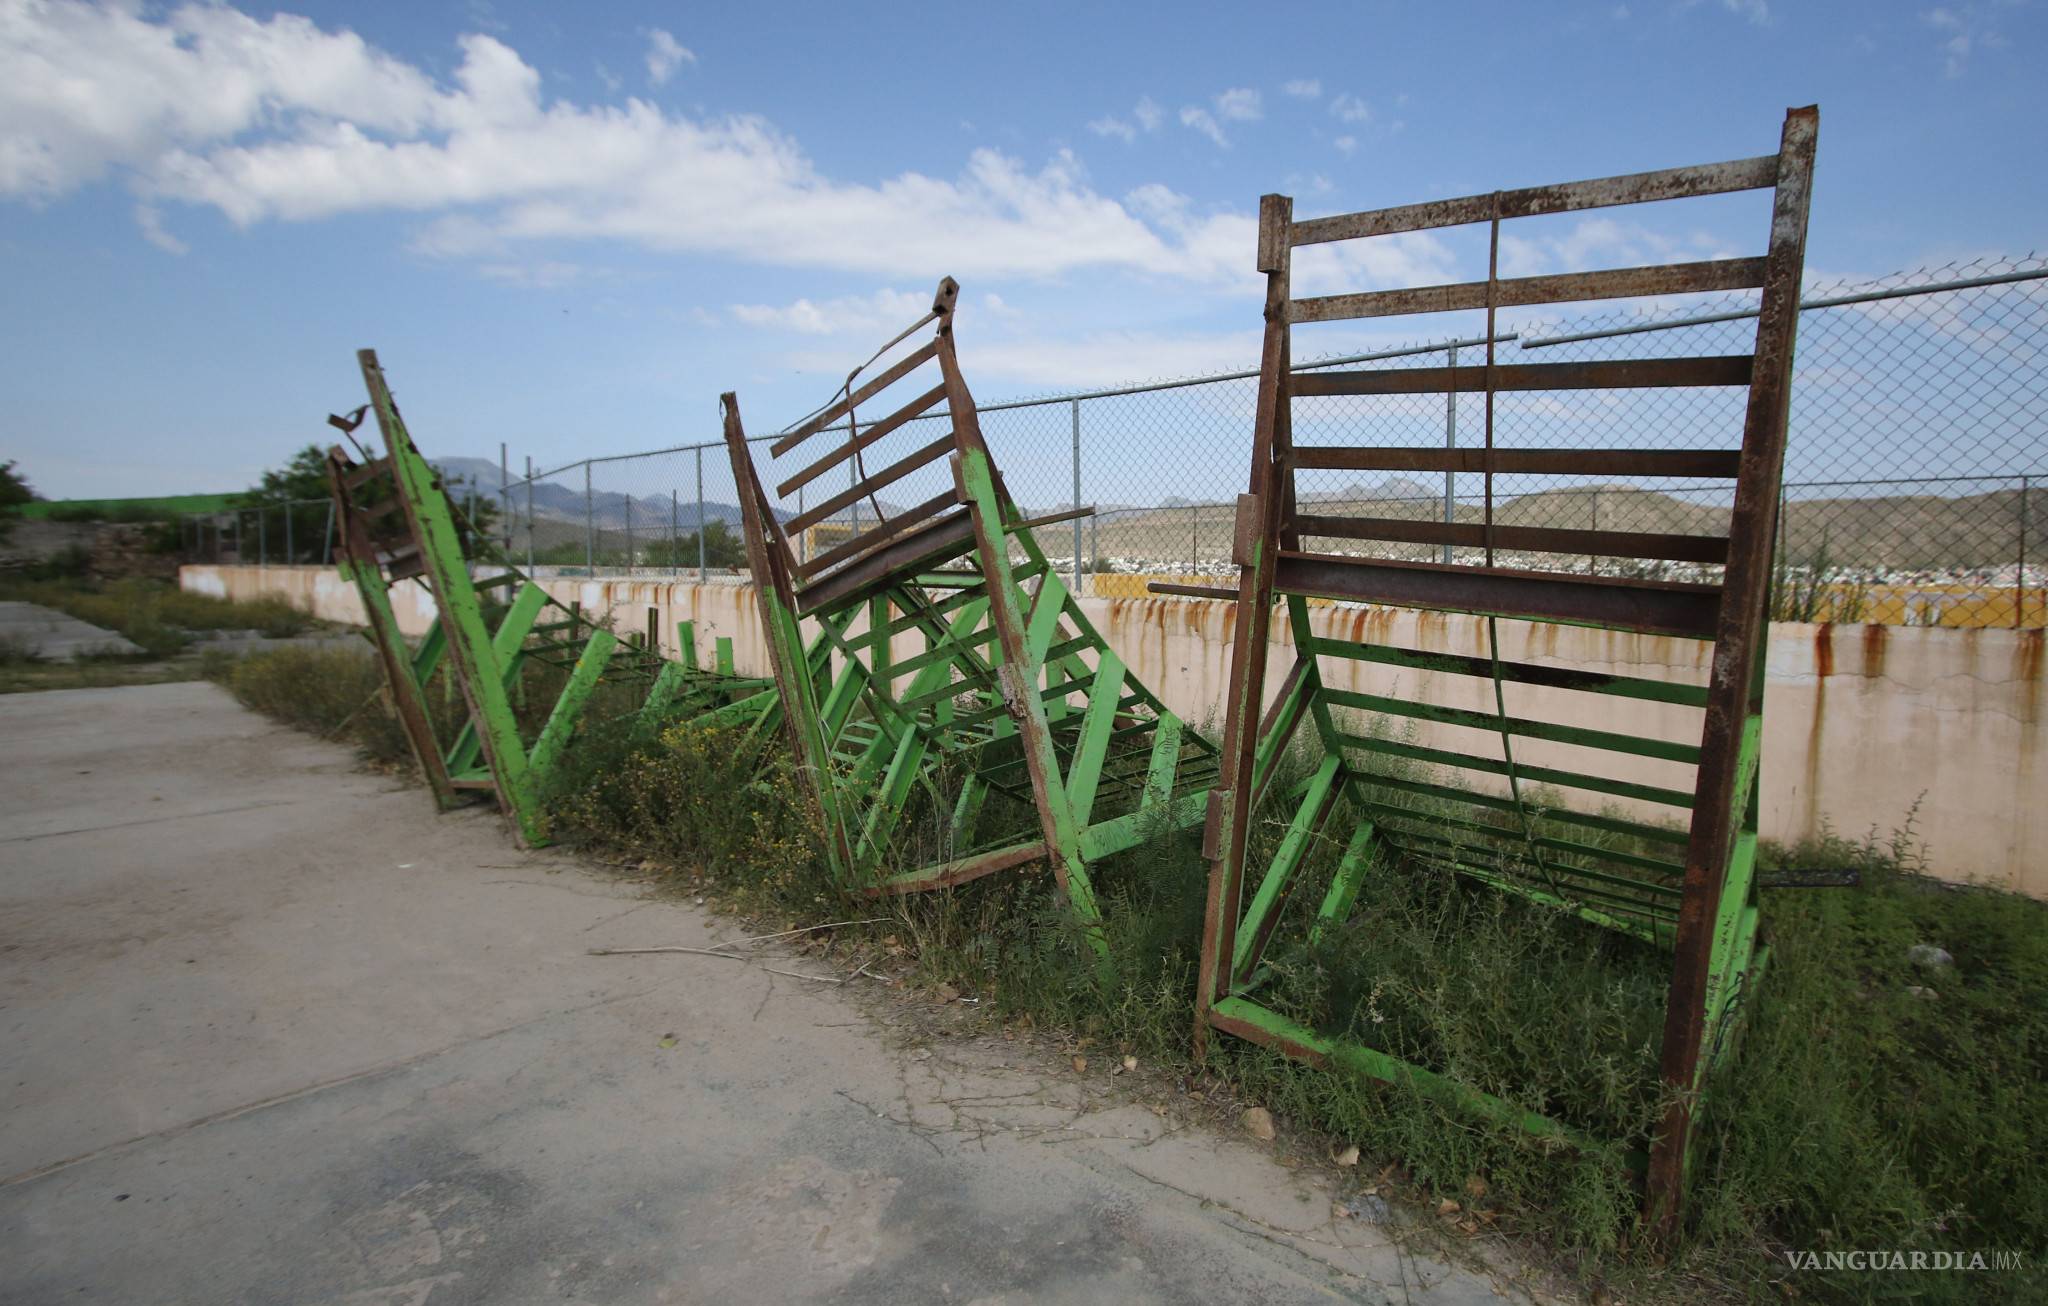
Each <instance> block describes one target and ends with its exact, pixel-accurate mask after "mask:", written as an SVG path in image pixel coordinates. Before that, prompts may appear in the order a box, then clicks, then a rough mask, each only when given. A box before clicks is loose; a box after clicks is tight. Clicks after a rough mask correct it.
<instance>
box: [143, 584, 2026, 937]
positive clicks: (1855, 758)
mask: <svg viewBox="0 0 2048 1306" xmlns="http://www.w3.org/2000/svg"><path fill="white" fill-rule="evenodd" d="M182 583H183V584H184V586H185V588H187V589H190V590H196V591H199V592H202V593H208V594H217V595H221V596H224V597H232V598H241V599H248V598H255V597H257V596H259V595H264V594H273V595H278V596H281V597H283V598H284V599H285V600H287V601H288V602H290V603H292V604H293V605H294V606H297V607H299V608H302V609H304V610H306V611H309V612H312V613H313V614H315V615H316V616H319V617H322V618H325V619H327V620H330V621H338V622H348V623H355V624H361V622H362V621H363V613H362V608H361V605H360V603H359V602H358V601H357V599H356V596H355V590H354V587H353V586H351V585H349V584H347V583H345V582H344V581H342V579H341V578H340V577H339V576H338V575H336V574H335V573H334V572H333V571H332V570H330V569H327V568H313V567H271V568H258V567H213V566H188V567H186V568H184V570H183V575H182ZM543 584H545V585H546V587H547V589H548V590H549V591H550V592H551V593H552V594H553V595H554V596H555V597H556V598H557V599H558V600H561V601H563V602H571V601H575V602H580V603H581V604H582V605H583V609H584V611H586V612H589V613H591V614H593V615H599V614H605V613H614V614H616V616H617V619H618V621H619V623H620V624H621V625H622V626H623V627H625V628H627V629H633V630H639V629H644V628H645V626H646V621H647V609H649V608H654V609H655V610H656V611H657V614H658V615H657V621H658V624H659V628H660V630H661V631H662V637H663V640H664V642H665V643H666V644H667V645H668V646H669V647H670V650H671V651H673V643H674V639H675V623H676V622H677V621H679V620H690V621H694V622H695V623H696V627H697V639H698V647H699V648H700V650H703V653H702V656H703V657H705V658H706V659H707V660H708V659H709V657H710V652H709V650H710V648H711V641H712V640H713V639H715V638H717V637H719V636H726V637H729V638H731V640H732V641H733V649H734V658H735V662H736V665H737V666H738V669H739V670H741V671H743V672H752V673H756V674H766V673H767V670H768V666H767V661H766V645H765V643H764V641H763V638H762V634H761V624H760V618H759V615H758V612H757V608H756V605H755V600H754V591H753V589H752V587H751V586H741V585H730V584H726V585H701V586H700V585H697V584H694V583H688V582H669V581H653V580H624V579H620V580H583V579H577V578H562V579H552V580H547V581H544V582H543ZM393 598H394V600H396V608H397V613H398V619H399V623H400V625H401V626H402V627H403V628H404V629H405V630H406V631H408V632H409V633H412V634H419V633H422V632H424V631H425V630H426V628H427V626H428V624H429V623H430V622H432V620H433V615H434V613H433V604H432V602H431V600H429V599H428V597H427V595H426V591H425V590H424V589H423V588H421V587H420V586H416V585H413V586H404V587H401V589H400V590H399V591H398V592H397V593H396V594H394V595H393ZM1082 609H1083V611H1084V612H1086V614H1087V615H1088V618H1089V619H1090V620H1091V621H1093V622H1094V623H1095V624H1096V626H1097V628H1098V629H1100V630H1101V632H1102V634H1103V636H1104V637H1105V638H1107V639H1108V641H1109V643H1110V645H1111V646H1112V647H1113V648H1115V649H1116V650H1117V653H1118V654H1119V655H1120V656H1121V657H1123V658H1124V660H1125V661H1126V662H1127V663H1129V664H1130V665H1131V667H1132V668H1133V669H1134V670H1135V671H1136V673H1137V674H1138V675H1139V677H1140V678H1142V679H1143V680H1144V682H1145V683H1146V684H1147V685H1149V686H1150V687H1151V688H1152V690H1153V692H1154V693H1156V694H1158V695H1159V696H1160V697H1161V698H1162V699H1164V700H1165V701H1166V703H1167V705H1168V706H1170V707H1172V708H1173V709H1174V710H1175V711H1176V712H1179V713H1180V714H1181V715H1182V716H1184V717H1185V718H1186V719H1188V720H1189V721H1192V722H1198V723H1199V722H1204V721H1207V722H1210V723H1211V724H1212V725H1213V724H1215V723H1216V722H1217V720H1218V718H1220V715H1221V711H1222V702H1223V699H1224V693H1225V685H1226V683H1227V679H1228V676H1229V657H1230V653H1229V650H1230V640H1231V635H1232V634H1233V632H1234V625H1235V621H1236V615H1237V614H1236V608H1235V605H1234V604H1229V603H1218V602H1212V601H1207V600H1200V599H1178V598H1117V599H1087V600H1084V601H1083V603H1082ZM1311 621H1312V624H1314V625H1315V626H1316V627H1317V628H1318V629H1319V630H1320V631H1321V632H1323V633H1327V634H1332V635H1337V636H1341V637H1348V638H1368V639H1381V640H1385V641H1386V642H1389V643H1393V644H1396V645H1400V646H1404V647H1408V648H1419V649H1427V650H1431V651H1443V652H1452V653H1464V654H1468V655H1477V656H1482V657H1483V656H1485V655H1486V654H1487V634H1486V623H1485V622H1484V621H1483V620H1481V619H1478V618H1473V617H1464V616H1457V615H1445V614H1440V613H1415V612H1406V611H1392V610H1383V609H1358V608H1337V607H1327V608H1318V609H1316V610H1315V611H1314V612H1313V613H1312V616H1311ZM1283 624H1284V623H1283ZM1281 635H1282V638H1281V639H1280V640H1279V641H1277V642H1278V643H1280V644H1283V645H1286V644H1291V642H1292V641H1291V637H1289V636H1287V635H1286V632H1285V631H1284V630H1283V631H1282V632H1281ZM1499 635H1500V641H1501V648H1500V655H1501V657H1502V658H1504V659H1507V660H1510V661H1524V662H1539V663H1545V664H1549V665H1555V666H1570V667H1578V668H1584V669H1587V670H1595V671H1604V672H1611V673H1615V674H1622V675H1631V676H1644V677H1651V678H1665V679H1678V678H1683V679H1687V680H1693V681H1697V680H1699V679H1701V678H1703V677H1704V674H1705V661H1704V659H1705V654H1706V646H1705V645H1702V644H1699V643H1696V642H1694V641H1691V640H1679V639H1669V638H1665V637H1661V636H1654V635H1626V634H1614V633H1610V632H1604V631H1596V630H1586V629H1581V628H1578V627H1572V626H1556V625H1545V624H1539V623H1523V622H1501V623H1500V626H1499ZM2042 644H2043V640H2042V632H2041V631H2039V630H2032V631H2014V630H1950V629H1939V628H1923V627H1907V626H1830V625H1807V624H1801V623H1793V622H1780V623H1775V624H1773V625H1772V627H1771V646H1770V658H1769V662H1768V681H1767V687H1766V696H1765V735H1764V759H1763V771H1764V776H1763V779H1764V783H1763V790H1762V793H1763V810H1762V815H1763V829H1764V833H1765V835H1767V836H1768V837H1771V838H1774V839H1782V840H1791V839H1798V838H1801V837H1803V836H1806V835H1811V834H1815V833H1818V832H1819V831H1820V830H1822V829H1823V828H1828V829H1832V830H1834V831H1836V832H1838V833H1841V834H1844V835H1849V836H1852V837H1860V836H1862V835H1863V834H1865V833H1866V832H1868V831H1870V830H1872V829H1875V830H1876V831H1877V832H1878V833H1879V834H1880V836H1884V835H1887V834H1889V832H1890V831H1892V830H1893V829H1894V828H1896V827H1898V826H1899V825H1900V824H1901V823H1903V822H1904V821H1905V819H1906V816H1907V813H1908V812H1911V811H1915V809H1916V808H1917V813H1916V815H1915V818H1914V830H1915V832H1916V833H1917V834H1918V835H1919V836H1920V838H1921V839H1922V840H1924V841H1925V844H1926V847H1927V851H1928V855H1929V858H1930V860H1931V869H1932V870H1933V871H1934V872H1935V873H1936V874H1938V875H1941V876H1943V877H1945V878H1949V879H1956V880H1965V879H1968V880H1976V881H1979V882H1984V883H1989V884H1995V885H1998V886H2000V887H2004V888H2009V889H2016V890H2019V891H2021V892H2024V893H2028V894H2031V895H2033V896H2035V897H2038V898H2048V802H2043V801H2042V795H2043V792H2044V790H2043V788H2042V786H2043V783H2044V780H2048V757H2044V748H2043V744H2042V734H2041V729H2040V707H2041V702H2040V700H2041V680H2042V661H2043V657H2042V652H2043V650H2042ZM906 651H907V650H906ZM1275 654H1276V656H1275V671H1274V674H1273V675H1272V676H1271V678H1270V683H1269V686H1268V688H1269V691H1272V690H1276V689H1277V687H1278V683H1279V679H1280V674H1281V672H1282V671H1284V669H1285V667H1286V666H1287V664H1288V660H1290V659H1291V658H1292V657H1293V650H1292V649H1291V648H1288V647H1281V648H1276V650H1275ZM1325 676H1326V678H1327V679H1328V680H1329V681H1330V682H1331V683H1334V684H1337V685H1341V686H1344V687H1347V688H1353V689H1357V690H1360V691H1362V692H1367V693H1378V694H1399V695H1405V696H1409V697H1414V698H1420V699H1422V700H1424V701H1428V702H1434V703H1441V704H1446V705H1449V706H1457V707H1468V708H1477V709H1484V710H1491V708H1492V706H1493V704H1492V701H1491V689H1490V687H1489V686H1487V685H1485V684H1482V683H1475V682H1473V681H1472V680H1470V679H1469V678H1465V677H1456V676H1438V675H1434V674H1432V673H1426V672H1423V673H1418V672H1413V671H1404V670H1398V669H1395V668H1390V667H1378V666H1372V665H1369V664H1364V663H1343V664H1339V665H1327V660H1326V667H1325ZM1506 693H1507V695H1508V710H1509V712H1510V713H1511V714H1513V715H1517V716H1533V717H1544V718H1548V719H1553V720H1565V719H1568V720H1571V721H1572V722H1573V723H1574V724H1578V725H1583V726H1589V727H1593V728H1596V729H1604V730H1614V731H1621V732H1624V733H1629V734H1636V735H1652V736H1658V737H1663V738H1669V739H1674V740H1687V739H1690V740H1693V741H1696V740H1697V738H1698V731H1699V713H1698V710H1697V709H1691V708H1682V707H1674V706H1670V705H1665V704H1651V703H1642V702H1638V701H1634V700H1628V699H1620V698H1597V697H1595V696H1593V695H1587V694H1573V693H1568V692H1566V691H1561V690H1551V689H1545V688H1541V687H1537V686H1528V685H1509V686H1507V688H1506ZM1416 742H1419V743H1424V744H1428V745H1431V746H1434V747H1439V748H1451V749H1457V750H1460V751H1467V752H1476V751H1481V750H1483V749H1484V748H1485V746H1486V736H1483V735H1478V734H1476V732H1472V731H1468V730H1464V729H1463V728H1461V727H1455V726H1431V727H1427V728H1425V729H1424V730H1422V731H1419V732H1418V733H1417V736H1416ZM1495 747H1497V743H1496V745H1495ZM1489 755H1492V754H1489ZM1516 758H1517V760H1518V761H1520V762H1524V763H1526V764H1530V765H1536V766H1545V765H1548V766H1561V767H1573V768H1576V769H1587V768H1586V765H1585V755H1584V753H1583V750H1578V749H1574V748H1572V747H1571V746H1569V745H1563V744H1551V743H1545V742H1543V741H1535V740H1528V741H1520V742H1518V743H1517V746H1516ZM1629 767H1630V769H1629V770H1627V771H1626V772H1621V771H1613V770H1610V772H1609V773H1610V774H1616V775H1623V774H1625V775H1626V778H1629V779H1634V780H1640V781H1642V782H1645V783H1649V784H1666V785H1669V784H1677V785H1680V786H1683V785H1684V784H1685V783H1686V778H1687V776H1688V775H1689V773H1690V772H1689V768H1685V767H1682V766H1678V765H1676V764H1672V763H1664V762H1658V761H1654V760H1648V759H1641V760H1638V761H1636V762H1633V763H1630V764H1629ZM1617 806H1623V807H1626V806H1627V805H1626V804H1620V803H1617ZM1636 814H1638V815H1645V816H1659V817H1668V816H1669V815H1670V811H1669V809H1655V808H1643V809H1639V810H1638V812H1637V813H1636Z"/></svg>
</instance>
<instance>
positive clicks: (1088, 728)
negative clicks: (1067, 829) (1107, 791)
mask: <svg viewBox="0 0 2048 1306" xmlns="http://www.w3.org/2000/svg"><path fill="white" fill-rule="evenodd" d="M1123 683H1124V664H1123V662H1122V660H1121V659H1119V658H1118V657H1117V656H1116V654H1114V653H1111V652H1109V651H1107V650H1104V652H1103V654H1102V661H1101V662H1100V663H1099V664H1098V665H1097V667H1096V672H1095V684H1094V689H1093V692H1092V693H1091V694H1090V696H1089V699H1088V706H1087V708H1086V709H1085V711H1084V712H1083V714H1082V717H1081V732H1080V738H1079V740H1078V741H1077V742H1076V744H1075V746H1074V760H1073V763H1072V765H1071V766H1069V767H1068V768H1067V801H1068V803H1070V804H1072V806H1073V812H1074V821H1075V823H1076V824H1077V825H1083V826H1085V825H1086V824H1087V823H1088V818H1089V815H1090V814H1091V813H1092V812H1094V810H1095V791H1096V787H1097V786H1098V785H1099V784H1100V782H1101V780H1102V763H1103V759H1104V757H1105V755H1106V754H1107V752H1108V750H1109V736H1110V731H1111V730H1112V728H1114V727H1115V725H1116V703H1117V693H1118V691H1119V690H1120V689H1121V688H1122V687H1123Z"/></svg>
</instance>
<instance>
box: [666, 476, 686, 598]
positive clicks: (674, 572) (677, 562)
mask: <svg viewBox="0 0 2048 1306" xmlns="http://www.w3.org/2000/svg"><path fill="white" fill-rule="evenodd" d="M681 501H682V496H681V495H680V494H679V493H678V492H677V490H676V487H675V486H673V485H671V486H669V487H668V569H669V573H670V575H671V576H672V577H673V578H674V579H676V580H681V579H682V578H683V556H682V555H683V532H682V530H681V528H680V526H679V525H678V523H680V522H681V521H682V515H681V514H680V513H679V512H678V511H677V510H676V509H677V505H678V504H679V503H681Z"/></svg>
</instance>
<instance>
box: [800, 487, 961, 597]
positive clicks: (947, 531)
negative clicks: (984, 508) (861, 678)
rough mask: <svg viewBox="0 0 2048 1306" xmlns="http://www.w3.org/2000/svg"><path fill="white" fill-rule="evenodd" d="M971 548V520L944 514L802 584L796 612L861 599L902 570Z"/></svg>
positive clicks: (931, 563)
mask: <svg viewBox="0 0 2048 1306" xmlns="http://www.w3.org/2000/svg"><path fill="white" fill-rule="evenodd" d="M973 547H974V523H973V522H971V521H969V520H968V519H967V516H966V514H965V513H952V514H948V515H946V516H944V517H941V518H939V519H938V520H937V521H935V522H933V523H931V524H930V525H928V526H925V527H922V528H920V529H918V530H916V531H913V532H911V533H910V534H909V535H908V536H906V537H904V538H903V539H900V540H897V541H895V542H893V543H891V544H890V545H888V546H887V547H886V548H882V549H878V550H876V551H875V552H873V553H869V554H867V555H865V556H863V557H861V558H859V559H857V560H855V561H854V562H852V563H849V564H848V565H846V566H844V567H841V568H840V569H839V570H837V571H835V572H832V573H831V574H830V575H827V576H824V577H822V578H820V579H819V580H817V581H814V582H812V583H811V584H808V585H806V586H805V587H804V588H803V590H802V591H801V593H800V595H799V597H798V601H797V612H798V613H799V614H800V615H802V616H809V615H810V614H811V613H813V612H817V611H819V610H820V609H822V608H828V607H834V606H837V605H838V604H841V603H849V602H852V601H853V600H854V599H856V598H865V597H866V596H867V595H868V594H869V593H870V592H872V591H875V590H877V589H886V588H887V587H888V586H889V585H890V584H891V583H892V581H893V580H894V578H895V577H897V576H900V575H902V574H903V573H904V572H907V571H916V570H919V569H921V568H925V567H935V566H938V565H939V564H940V563H943V562H947V561H950V560H952V559H954V558H957V557H959V556H960V555H962V554H963V553H966V552H968V551H969V550H971V549H972V548H973Z"/></svg>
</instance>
